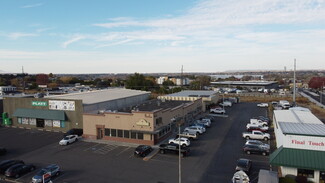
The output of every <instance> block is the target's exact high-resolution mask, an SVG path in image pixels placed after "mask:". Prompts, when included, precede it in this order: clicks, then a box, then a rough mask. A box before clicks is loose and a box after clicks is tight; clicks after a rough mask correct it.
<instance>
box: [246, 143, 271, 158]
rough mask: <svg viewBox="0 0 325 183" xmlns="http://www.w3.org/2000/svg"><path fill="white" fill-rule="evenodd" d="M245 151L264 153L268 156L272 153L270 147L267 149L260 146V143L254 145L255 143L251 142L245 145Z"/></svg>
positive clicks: (248, 152) (247, 152)
mask: <svg viewBox="0 0 325 183" xmlns="http://www.w3.org/2000/svg"><path fill="white" fill-rule="evenodd" d="M243 151H244V152H245V153H246V154H253V153H254V154H262V155H263V156H266V155H268V154H269V153H270V149H267V148H265V147H263V146H259V145H253V144H249V145H244V147H243Z"/></svg>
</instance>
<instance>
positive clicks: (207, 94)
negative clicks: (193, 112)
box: [158, 90, 218, 111]
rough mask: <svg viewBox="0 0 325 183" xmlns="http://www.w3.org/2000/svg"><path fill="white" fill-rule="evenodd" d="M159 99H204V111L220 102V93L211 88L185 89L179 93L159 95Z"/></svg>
mask: <svg viewBox="0 0 325 183" xmlns="http://www.w3.org/2000/svg"><path fill="white" fill-rule="evenodd" d="M158 99H161V100H170V101H178V100H180V101H195V100H198V99H202V111H205V110H206V106H208V105H210V104H215V103H217V102H218V94H217V92H216V91H211V90H184V91H181V92H178V93H173V94H169V95H164V96H159V97H158Z"/></svg>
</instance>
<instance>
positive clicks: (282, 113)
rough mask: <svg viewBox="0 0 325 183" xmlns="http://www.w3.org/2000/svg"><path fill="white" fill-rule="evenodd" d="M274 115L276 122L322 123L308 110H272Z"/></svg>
mask: <svg viewBox="0 0 325 183" xmlns="http://www.w3.org/2000/svg"><path fill="white" fill-rule="evenodd" d="M274 115H275V119H276V121H278V122H286V123H305V124H323V122H322V121H321V120H319V119H318V118H317V117H316V116H315V115H314V114H313V113H311V112H310V111H308V110H299V109H296V110H295V109H291V110H274Z"/></svg>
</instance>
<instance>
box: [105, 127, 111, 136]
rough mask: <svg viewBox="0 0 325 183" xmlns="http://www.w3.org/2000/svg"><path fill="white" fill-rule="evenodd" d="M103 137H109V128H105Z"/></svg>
mask: <svg viewBox="0 0 325 183" xmlns="http://www.w3.org/2000/svg"><path fill="white" fill-rule="evenodd" d="M105 136H111V131H110V129H109V128H105Z"/></svg>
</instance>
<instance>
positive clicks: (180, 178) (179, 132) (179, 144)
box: [178, 123, 182, 183]
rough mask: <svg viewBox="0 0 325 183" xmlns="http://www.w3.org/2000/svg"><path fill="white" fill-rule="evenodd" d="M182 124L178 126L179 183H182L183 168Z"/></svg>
mask: <svg viewBox="0 0 325 183" xmlns="http://www.w3.org/2000/svg"><path fill="white" fill-rule="evenodd" d="M180 134H181V124H180V123H179V124H178V140H179V141H178V142H179V143H178V183H182V167H181V139H180V138H181V136H180Z"/></svg>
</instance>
